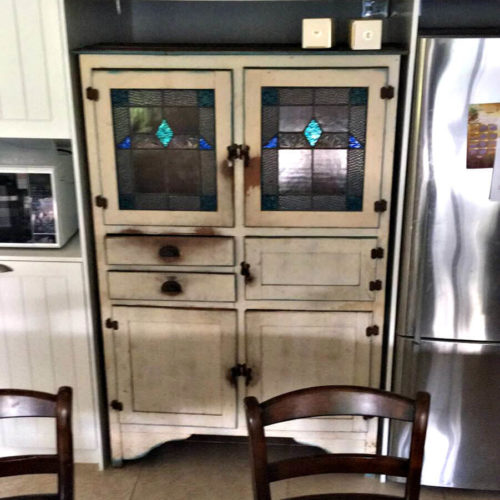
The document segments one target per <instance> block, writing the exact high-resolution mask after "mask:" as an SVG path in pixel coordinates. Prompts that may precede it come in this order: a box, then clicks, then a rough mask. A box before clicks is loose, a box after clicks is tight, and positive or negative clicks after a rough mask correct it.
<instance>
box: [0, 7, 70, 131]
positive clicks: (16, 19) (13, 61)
mask: <svg viewBox="0 0 500 500" xmlns="http://www.w3.org/2000/svg"><path fill="white" fill-rule="evenodd" d="M62 16H63V13H62V12H61V2H59V0H0V67H1V68H2V71H1V73H0V137H31V138H70V137H71V132H70V113H69V92H68V88H67V81H66V76H65V70H66V64H67V60H66V57H67V56H66V54H65V53H64V49H63V37H64V35H63V33H64V32H63V30H64V24H63V22H62Z"/></svg>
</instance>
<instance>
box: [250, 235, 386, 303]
mask: <svg viewBox="0 0 500 500" xmlns="http://www.w3.org/2000/svg"><path fill="white" fill-rule="evenodd" d="M376 243H377V240H376V239H375V238H246V240H245V261H246V262H247V263H248V264H250V273H251V276H252V279H251V280H250V281H248V283H247V284H246V287H245V290H246V298H247V299H250V300H348V301H352V300H366V301H372V300H374V298H375V295H374V292H372V291H371V290H370V281H371V280H374V277H375V270H376V261H375V260H373V259H372V258H371V250H372V249H373V248H375V247H376V246H377V244H376Z"/></svg>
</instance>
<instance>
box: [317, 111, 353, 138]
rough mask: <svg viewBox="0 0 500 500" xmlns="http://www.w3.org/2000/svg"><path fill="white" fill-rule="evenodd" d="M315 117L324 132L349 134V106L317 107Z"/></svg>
mask: <svg viewBox="0 0 500 500" xmlns="http://www.w3.org/2000/svg"><path fill="white" fill-rule="evenodd" d="M314 116H315V117H316V120H317V121H318V122H319V124H320V125H321V128H322V129H323V131H324V132H347V130H348V125H349V107H348V106H315V110H314Z"/></svg>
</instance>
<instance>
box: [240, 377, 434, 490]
mask: <svg viewBox="0 0 500 500" xmlns="http://www.w3.org/2000/svg"><path fill="white" fill-rule="evenodd" d="M244 402H245V410H246V417H247V426H248V433H249V441H250V461H251V466H252V479H253V489H254V498H255V500H271V490H270V483H272V482H274V481H280V480H283V479H289V478H294V477H299V476H308V475H312V474H326V473H360V474H385V475H390V476H398V477H406V490H405V496H404V497H403V498H404V499H405V500H418V498H419V495H420V478H421V473H422V462H423V455H424V444H425V435H426V431H427V421H428V416H429V406H430V396H429V394H428V393H426V392H419V393H418V394H417V397H416V399H415V400H413V399H409V398H406V397H403V396H399V395H397V394H393V393H391V392H386V391H381V390H377V389H371V388H365V387H357V386H321V387H311V388H308V389H300V390H298V391H293V392H289V393H286V394H282V395H280V396H276V397H274V398H271V399H268V400H267V401H264V402H262V403H259V402H258V401H257V399H256V398H255V397H253V396H252V397H247V398H245V401H244ZM335 415H353V416H355V415H358V416H365V417H383V418H389V419H394V420H402V421H406V422H412V423H413V429H412V435H411V444H410V453H409V458H399V457H392V456H387V455H370V454H361V453H352V454H322V455H316V456H311V457H301V458H292V459H286V460H281V461H278V462H273V463H268V460H267V449H266V437H265V432H264V427H265V426H268V425H271V424H276V423H278V422H284V421H287V420H294V419H299V418H308V417H320V416H335ZM396 498H401V497H394V496H387V495H375V494H366V493H364V494H356V493H332V494H327V495H309V496H301V497H294V499H293V500H306V499H311V500H312V499H314V500H326V499H337V500H340V499H350V500H355V499H366V500H368V499H377V500H382V499H387V500H388V499H396ZM289 500H292V499H289Z"/></svg>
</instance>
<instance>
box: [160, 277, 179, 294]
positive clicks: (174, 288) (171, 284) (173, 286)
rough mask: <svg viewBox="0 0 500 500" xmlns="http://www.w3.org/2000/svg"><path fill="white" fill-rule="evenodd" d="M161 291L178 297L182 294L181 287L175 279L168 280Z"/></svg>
mask: <svg viewBox="0 0 500 500" xmlns="http://www.w3.org/2000/svg"><path fill="white" fill-rule="evenodd" d="M161 291H162V293H166V294H167V295H179V294H180V293H182V286H181V284H180V283H179V282H178V281H176V279H175V278H168V279H167V281H165V283H163V285H162V286H161Z"/></svg>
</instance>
